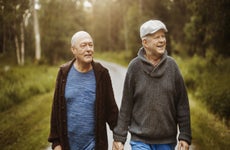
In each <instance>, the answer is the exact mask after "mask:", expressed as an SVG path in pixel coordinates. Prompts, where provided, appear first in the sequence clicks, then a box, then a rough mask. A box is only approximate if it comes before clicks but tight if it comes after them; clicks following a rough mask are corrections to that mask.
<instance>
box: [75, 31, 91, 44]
mask: <svg viewBox="0 0 230 150" xmlns="http://www.w3.org/2000/svg"><path fill="white" fill-rule="evenodd" d="M85 36H88V37H90V38H91V39H92V37H91V36H90V34H89V33H88V32H86V31H78V32H76V33H75V34H74V35H73V36H72V39H71V47H74V44H75V43H76V42H77V40H79V39H80V38H82V37H85Z"/></svg>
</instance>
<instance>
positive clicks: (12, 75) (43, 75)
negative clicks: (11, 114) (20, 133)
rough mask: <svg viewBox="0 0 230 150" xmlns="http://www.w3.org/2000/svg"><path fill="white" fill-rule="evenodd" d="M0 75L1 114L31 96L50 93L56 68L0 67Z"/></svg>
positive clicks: (31, 66) (33, 66) (35, 66)
mask: <svg viewBox="0 0 230 150" xmlns="http://www.w3.org/2000/svg"><path fill="white" fill-rule="evenodd" d="M6 68H7V69H6ZM0 73H1V76H0V85H1V87H2V88H1V92H0V100H1V101H0V112H2V111H4V110H7V109H9V108H10V107H12V106H13V105H15V104H18V103H20V102H22V101H24V100H25V99H28V98H29V97H31V96H34V95H38V94H43V93H47V92H50V90H51V89H52V88H53V86H54V81H55V77H56V75H55V73H57V67H49V66H39V65H30V66H23V67H22V66H8V67H4V66H2V67H1V68H0Z"/></svg>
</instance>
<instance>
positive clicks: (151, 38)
mask: <svg viewBox="0 0 230 150" xmlns="http://www.w3.org/2000/svg"><path fill="white" fill-rule="evenodd" d="M142 44H143V46H144V48H145V50H146V55H147V56H151V57H153V58H159V57H161V56H162V55H163V54H164V52H165V49H166V37H165V31H164V30H158V31H157V32H155V33H154V34H149V35H147V36H146V37H144V38H143V39H142Z"/></svg>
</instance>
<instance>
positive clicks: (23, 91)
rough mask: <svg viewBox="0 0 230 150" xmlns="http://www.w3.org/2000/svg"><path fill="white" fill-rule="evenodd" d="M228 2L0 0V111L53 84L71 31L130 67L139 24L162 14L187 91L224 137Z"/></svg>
mask: <svg viewBox="0 0 230 150" xmlns="http://www.w3.org/2000/svg"><path fill="white" fill-rule="evenodd" d="M229 8H230V1H229V0H161V1H158V0H40V1H39V0H14V1H7V0H0V67H1V69H0V73H1V74H0V85H1V87H0V88H1V90H0V112H1V115H5V114H7V112H8V111H9V110H12V109H14V108H15V107H16V106H17V105H20V104H22V103H24V102H25V101H26V99H28V98H29V97H34V96H37V95H39V94H46V93H49V92H51V91H52V90H53V82H54V80H55V76H56V74H55V73H56V72H55V71H54V70H55V69H54V68H53V66H58V65H60V64H61V63H62V62H63V61H66V60H69V59H71V58H72V55H71V53H70V50H69V49H70V38H71V37H72V35H73V34H74V33H75V32H76V31H79V30H86V31H88V32H89V33H90V34H91V35H92V37H93V39H94V43H95V50H96V53H97V55H96V56H98V57H99V58H100V57H103V55H104V54H107V55H106V56H105V57H104V58H106V59H108V58H109V59H111V60H114V58H112V57H115V58H118V59H116V60H115V61H117V63H122V64H123V65H126V66H127V64H128V62H129V61H130V60H131V59H132V58H133V57H135V56H136V53H137V51H138V49H139V48H140V47H141V40H140V37H139V27H140V25H141V24H142V23H143V22H145V21H147V20H149V19H159V20H161V21H163V22H164V23H165V24H166V26H167V28H168V31H169V32H168V33H167V51H168V52H169V54H170V55H172V56H174V57H175V59H176V60H177V62H178V64H179V66H180V67H181V70H182V74H183V76H184V79H185V83H186V86H187V88H188V90H189V93H190V94H191V95H192V97H194V98H195V99H198V101H199V102H200V103H201V104H200V105H202V104H203V105H202V106H205V108H207V110H208V111H209V112H211V113H212V114H213V115H214V116H215V120H218V121H220V122H221V123H223V125H224V128H226V129H227V133H225V134H224V133H221V135H222V138H223V139H225V138H226V136H227V137H229V134H230V131H229V119H230V90H229V85H230V78H229V75H230V59H229V56H230V42H229V37H230V19H229V18H230V9H229ZM108 54H109V55H108ZM118 60H119V61H118ZM37 69H39V71H41V72H39V71H37ZM44 72H45V74H44ZM34 73H36V74H37V75H39V78H40V79H39V83H37V82H36V80H37V79H36V78H35V77H34ZM47 74H50V76H49V77H47ZM51 74H52V75H51ZM47 80H48V81H47ZM27 81H28V82H27ZM14 113H15V112H14ZM6 117H7V115H6ZM6 117H5V118H6ZM6 120H7V119H6ZM6 120H4V119H2V122H3V121H5V122H7V121H6ZM5 122H4V123H5ZM28 125H29V123H28ZM10 127H11V128H10ZM2 128H4V130H2ZM22 128H24V127H22ZM25 128H27V127H25ZM16 129H17V128H16V127H15V131H14V130H13V129H12V126H10V125H9V124H7V123H6V124H5V126H3V127H1V130H2V131H1V132H0V135H1V137H2V135H5V136H4V138H1V145H13V144H12V143H14V141H13V140H11V142H10V141H9V139H12V133H13V134H15V133H17V132H18V131H16ZM199 132H201V131H199ZM7 133H10V134H11V135H10V134H7ZM21 134H23V132H22V133H21V132H20V133H18V135H17V134H15V135H17V136H19V135H21ZM195 136H196V134H195ZM197 136H198V135H197ZM14 138H15V139H16V141H17V140H18V138H16V137H14ZM14 138H13V139H14ZM201 138H202V137H201ZM208 138H210V139H209V142H210V141H212V140H213V138H212V137H208ZM223 139H222V140H223ZM220 140H221V139H220ZM196 142H197V143H198V144H200V145H202V144H203V143H202V141H199V140H197V141H196ZM199 142H200V143H199ZM203 142H204V141H203ZM46 144H47V143H46ZM209 144H210V143H209ZM227 145H228V146H229V145H230V144H229V142H227ZM225 146H226V145H225ZM1 147H2V146H1ZM10 147H11V146H8V149H10Z"/></svg>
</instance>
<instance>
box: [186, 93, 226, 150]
mask: <svg viewBox="0 0 230 150" xmlns="http://www.w3.org/2000/svg"><path fill="white" fill-rule="evenodd" d="M189 97H190V108H191V122H192V123H191V124H192V136H193V144H194V145H195V150H211V149H212V150H227V149H229V147H230V130H229V129H228V128H227V127H226V125H225V124H224V123H223V122H221V121H220V120H219V119H218V118H217V117H216V116H215V115H213V114H212V113H210V112H209V111H208V110H207V108H206V106H205V105H204V104H203V103H201V102H200V101H198V100H196V99H194V97H193V96H191V95H190V96H189Z"/></svg>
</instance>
